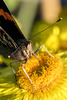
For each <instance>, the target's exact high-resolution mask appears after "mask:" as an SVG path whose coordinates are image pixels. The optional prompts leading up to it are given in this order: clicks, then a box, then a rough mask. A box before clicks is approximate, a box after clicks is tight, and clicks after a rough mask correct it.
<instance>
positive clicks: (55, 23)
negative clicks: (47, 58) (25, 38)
mask: <svg viewBox="0 0 67 100" xmlns="http://www.w3.org/2000/svg"><path fill="white" fill-rule="evenodd" d="M61 20H62V18H59V19H58V20H57V21H56V22H54V23H53V24H51V25H50V26H48V27H47V28H45V29H44V30H42V31H40V32H38V33H36V34H35V35H33V36H32V37H30V39H31V38H33V37H35V36H36V35H38V34H40V33H41V32H43V31H45V30H47V29H48V28H50V27H51V26H53V25H54V24H56V23H57V22H59V21H61Z"/></svg>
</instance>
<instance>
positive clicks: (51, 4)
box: [0, 0, 67, 68]
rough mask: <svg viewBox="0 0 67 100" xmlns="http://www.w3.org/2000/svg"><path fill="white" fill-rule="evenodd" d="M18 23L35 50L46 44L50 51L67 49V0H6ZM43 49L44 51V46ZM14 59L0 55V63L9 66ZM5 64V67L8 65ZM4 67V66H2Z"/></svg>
mask: <svg viewBox="0 0 67 100" xmlns="http://www.w3.org/2000/svg"><path fill="white" fill-rule="evenodd" d="M4 2H5V3H6V5H7V7H8V8H9V10H10V11H11V13H12V15H13V17H14V18H15V20H16V22H17V24H18V25H19V27H20V29H21V30H22V32H23V34H24V35H25V37H26V38H27V39H29V38H30V40H32V42H33V45H34V51H35V50H36V49H37V48H38V47H39V46H40V45H44V46H45V47H46V48H47V49H48V50H49V51H50V52H54V53H62V52H64V51H67V1H66V0H50V1H47V0H42V1H40V2H39V1H38V0H36V1H35V0H4ZM61 17H62V18H63V20H62V21H60V22H59V23H56V24H55V25H54V26H52V27H51V28H49V29H47V30H46V31H44V32H42V33H40V34H39V35H37V36H35V37H33V38H31V37H32V36H33V35H35V34H36V33H38V32H40V31H42V30H43V29H45V28H47V27H48V26H49V25H51V24H52V23H53V22H55V21H56V20H57V19H59V18H61ZM41 51H44V49H43V48H42V49H41ZM11 61H12V60H8V59H6V58H4V57H2V56H0V63H1V65H2V63H5V64H6V65H7V66H9V63H10V62H11ZM6 65H5V67H6ZM1 68H3V66H2V67H1Z"/></svg>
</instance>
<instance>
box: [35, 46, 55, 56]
mask: <svg viewBox="0 0 67 100" xmlns="http://www.w3.org/2000/svg"><path fill="white" fill-rule="evenodd" d="M42 47H43V48H44V49H45V50H46V51H47V53H48V54H49V55H50V56H51V57H53V58H55V57H54V56H53V55H52V54H50V53H49V51H48V50H47V49H46V48H45V47H44V46H43V45H40V47H39V48H38V49H37V50H36V51H35V53H37V52H38V51H39V50H40V49H41V48H42Z"/></svg>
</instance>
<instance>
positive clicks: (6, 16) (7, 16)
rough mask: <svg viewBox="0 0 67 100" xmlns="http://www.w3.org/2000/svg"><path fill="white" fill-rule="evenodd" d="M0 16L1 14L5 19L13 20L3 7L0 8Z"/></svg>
mask: <svg viewBox="0 0 67 100" xmlns="http://www.w3.org/2000/svg"><path fill="white" fill-rule="evenodd" d="M0 16H3V17H4V18H5V19H6V20H7V19H8V20H10V21H13V18H12V16H11V15H9V14H8V13H7V12H4V11H3V9H0Z"/></svg>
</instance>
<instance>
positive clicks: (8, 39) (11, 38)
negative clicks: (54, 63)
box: [0, 0, 59, 87]
mask: <svg viewBox="0 0 67 100" xmlns="http://www.w3.org/2000/svg"><path fill="white" fill-rule="evenodd" d="M58 21H59V20H58ZM58 21H57V22H58ZM43 31H44V30H43ZM37 34H38V33H37ZM37 34H36V35H37ZM41 47H43V48H44V49H45V50H46V51H47V53H48V54H49V55H50V56H52V57H54V56H53V55H51V54H50V53H49V52H48V50H47V49H46V48H45V47H44V46H43V45H41V46H40V47H39V48H38V49H37V50H36V51H35V52H34V50H33V44H32V41H30V40H27V39H26V38H25V36H24V35H23V33H22V31H21V30H20V28H19V26H18V25H17V23H16V21H15V20H14V18H13V16H12V15H11V13H10V11H9V9H8V8H7V6H6V4H5V3H4V1H3V0H0V54H1V55H3V56H5V57H8V58H11V59H14V60H17V62H12V63H10V65H11V68H12V70H13V72H14V74H16V72H15V70H14V68H13V66H12V64H13V63H19V62H22V61H25V63H26V62H27V59H29V58H30V57H32V55H34V56H35V57H36V58H37V59H38V57H37V56H36V52H38V51H39V49H40V48H41ZM2 49H3V50H2ZM38 61H39V62H40V60H39V59H38ZM23 65H24V64H22V65H21V66H22V70H23V71H24V72H25V74H26V75H27V77H28V79H29V81H30V82H31V84H32V87H33V83H32V81H31V79H30V77H29V76H28V74H27V73H26V71H25V69H24V68H23Z"/></svg>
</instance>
